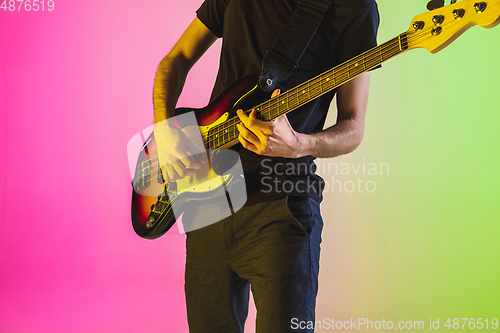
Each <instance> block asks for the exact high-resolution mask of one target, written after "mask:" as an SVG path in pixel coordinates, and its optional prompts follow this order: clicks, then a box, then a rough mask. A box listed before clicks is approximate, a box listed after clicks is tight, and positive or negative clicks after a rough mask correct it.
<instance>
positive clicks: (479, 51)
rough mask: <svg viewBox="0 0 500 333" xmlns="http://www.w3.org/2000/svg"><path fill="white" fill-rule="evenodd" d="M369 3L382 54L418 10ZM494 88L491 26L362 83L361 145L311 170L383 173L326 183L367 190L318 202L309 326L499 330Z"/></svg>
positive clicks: (411, 56) (499, 71)
mask: <svg viewBox="0 0 500 333" xmlns="http://www.w3.org/2000/svg"><path fill="white" fill-rule="evenodd" d="M464 3H465V2H464ZM490 3H491V2H490ZM497 3H498V1H497ZM378 4H379V10H380V14H381V26H380V30H379V38H378V41H379V43H382V42H385V41H387V40H389V39H390V38H392V37H395V36H396V35H397V34H399V33H401V32H404V31H406V30H407V29H408V27H409V26H410V23H411V22H412V20H411V19H412V17H414V16H416V15H417V14H420V13H423V12H426V4H427V1H393V0H385V1H384V0H380V1H378ZM447 4H449V1H447ZM497 7H498V5H497ZM499 77H500V27H498V26H497V27H495V28H493V29H483V28H481V27H478V26H475V27H472V28H470V29H469V30H468V31H466V32H465V33H464V34H463V35H462V36H461V37H459V38H458V39H457V40H456V41H455V42H453V43H452V44H451V45H449V46H448V47H447V48H445V49H444V50H442V51H440V52H439V53H437V54H431V53H429V52H428V51H427V50H425V49H415V50H410V51H408V52H406V53H404V54H402V55H399V56H397V57H396V58H394V59H391V60H389V61H388V62H386V63H384V64H383V68H382V69H378V70H376V71H373V72H372V74H371V88H370V97H369V104H368V111H367V118H366V127H365V136H364V139H363V142H362V144H361V146H360V147H359V148H358V149H357V150H356V151H355V152H353V153H351V154H349V155H346V156H342V157H339V158H337V159H335V160H333V161H332V160H328V161H319V164H320V165H321V164H328V163H336V164H337V165H338V166H339V169H341V168H340V167H341V166H342V163H352V164H353V166H354V167H358V166H359V165H360V166H361V168H362V167H363V164H365V166H366V168H367V169H366V170H368V167H369V165H368V163H376V164H377V165H378V164H379V163H387V164H388V165H389V172H386V170H385V169H384V172H383V174H379V175H368V174H365V175H363V174H361V175H360V174H358V175H355V174H354V172H353V168H351V169H350V175H340V174H339V175H333V176H334V177H335V180H340V181H342V182H343V183H344V184H345V182H348V181H353V182H356V180H358V177H359V178H360V179H361V180H362V181H364V182H366V181H372V182H374V183H375V184H376V190H375V191H374V192H373V193H367V192H366V191H365V192H364V193H359V192H358V191H357V190H356V191H353V192H352V193H347V192H345V191H342V192H339V191H338V186H337V187H336V188H335V192H333V191H332V190H329V191H328V192H327V193H325V197H324V201H323V203H322V210H323V214H324V216H325V229H324V234H323V244H322V250H323V252H322V258H321V272H320V291H319V297H318V308H317V313H316V316H317V318H316V319H317V320H322V319H323V318H334V319H335V320H337V319H338V320H349V319H350V318H358V317H364V318H368V319H370V320H372V321H375V320H380V321H381V320H382V319H385V320H386V321H387V320H392V321H393V322H394V323H395V325H397V322H398V321H400V320H403V321H407V320H409V321H417V320H422V321H424V323H425V331H428V330H429V319H430V318H432V320H437V318H439V319H440V329H441V330H448V328H446V327H444V323H445V321H446V319H448V318H490V319H491V318H499V319H500V283H499V277H500V268H499V265H500V260H499V259H500V245H499V239H500V225H499V223H498V222H499V220H500V218H499V215H500V205H499V197H500V196H499V195H500V177H499V175H498V169H499V166H500V157H499V153H498V152H499V149H500V132H499V131H498V124H499V121H500V114H499V111H500V103H499V102H500V98H499V94H500V89H499V83H498V79H499ZM332 113H333V112H332ZM332 121H334V119H330V123H331V122H332ZM360 170H361V169H360ZM359 172H360V173H361V171H359ZM323 177H324V178H325V180H326V181H327V182H328V181H329V180H331V178H332V173H331V172H330V173H329V174H328V173H324V174H323ZM348 189H350V187H349V186H348ZM369 189H370V190H372V186H369ZM490 325H491V324H490ZM465 326H466V327H465V328H464V329H463V330H462V321H460V331H469V329H468V328H467V324H466V325H465ZM483 330H484V329H483ZM318 331H320V332H321V330H318ZM324 331H326V330H324ZM473 331H477V329H475V330H473ZM490 331H492V329H491V326H490Z"/></svg>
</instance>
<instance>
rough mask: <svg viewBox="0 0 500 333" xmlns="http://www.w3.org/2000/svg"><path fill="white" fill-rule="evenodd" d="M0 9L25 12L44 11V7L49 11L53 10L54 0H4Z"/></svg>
mask: <svg viewBox="0 0 500 333" xmlns="http://www.w3.org/2000/svg"><path fill="white" fill-rule="evenodd" d="M0 9H3V10H4V11H5V12H6V11H7V10H8V11H11V12H13V11H18V12H20V11H25V12H31V11H34V12H38V11H42V12H44V11H45V9H47V11H49V12H51V11H53V10H54V0H47V2H45V0H4V1H3V2H2V5H1V6H0Z"/></svg>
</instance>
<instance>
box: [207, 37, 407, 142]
mask: <svg viewBox="0 0 500 333" xmlns="http://www.w3.org/2000/svg"><path fill="white" fill-rule="evenodd" d="M399 45H400V44H399V40H398V37H396V39H393V40H391V41H390V43H389V44H387V45H385V47H376V48H375V49H372V50H370V51H376V52H372V54H370V55H368V56H365V55H364V54H361V55H359V56H357V57H355V58H353V60H350V61H349V62H346V63H345V64H342V65H340V66H337V67H335V68H334V69H332V70H329V71H327V72H324V73H322V74H320V75H318V76H317V77H315V78H313V79H310V80H308V81H306V82H305V83H303V84H301V85H299V86H297V87H295V88H292V89H290V90H288V91H287V92H285V93H284V94H281V95H279V97H277V98H273V99H271V100H269V101H268V102H265V103H262V104H260V105H257V106H256V107H255V108H254V109H257V110H258V111H260V113H259V114H260V116H261V119H265V117H266V116H270V115H271V114H272V113H276V112H277V113H278V114H280V113H281V111H280V107H281V106H283V105H284V104H285V103H286V106H287V108H286V110H289V109H290V99H292V100H293V102H292V103H293V104H292V107H293V108H296V107H299V106H301V104H305V103H304V102H306V103H307V102H309V101H311V100H313V99H315V98H317V97H319V96H321V95H322V94H324V93H326V92H328V91H330V90H333V89H334V87H335V86H340V85H341V84H339V83H344V81H347V80H349V79H350V78H353V77H355V76H357V75H358V74H361V73H363V72H365V71H367V70H369V69H370V68H372V67H375V66H376V65H378V64H379V62H378V61H375V62H374V60H376V59H378V58H380V52H384V55H383V56H384V59H383V61H386V60H388V59H389V58H391V57H393V56H394V55H396V54H397V53H400V52H402V51H400V49H399V47H400V46H399ZM388 51H389V52H388ZM375 53H376V54H375ZM356 60H359V61H358V62H357V63H360V62H361V63H362V64H361V65H353V63H356ZM351 67H352V68H351ZM363 68H368V69H363ZM335 69H338V70H335ZM330 78H332V79H333V82H330V81H329V80H330ZM312 81H314V83H312V84H311V82H312ZM323 81H328V82H329V83H323ZM304 85H309V87H307V88H305V89H304V87H303V86H304ZM306 91H307V93H308V98H306V99H305V100H302V101H301V100H300V97H301V96H303V95H304V94H305V93H306ZM295 100H296V102H295ZM251 111H252V110H247V111H244V112H245V113H246V114H249V113H250V112H251ZM287 112H288V111H287ZM235 120H236V121H235ZM240 122H241V121H240V120H239V118H238V117H234V118H232V119H231V120H229V121H227V122H226V123H225V124H220V125H217V126H215V127H214V128H212V129H211V130H210V131H209V135H208V141H207V144H208V145H209V147H210V144H211V143H214V142H218V141H220V137H221V136H224V135H228V134H229V135H231V133H227V132H228V130H229V131H230V132H235V129H234V125H237V124H239V123H240ZM230 127H233V129H230Z"/></svg>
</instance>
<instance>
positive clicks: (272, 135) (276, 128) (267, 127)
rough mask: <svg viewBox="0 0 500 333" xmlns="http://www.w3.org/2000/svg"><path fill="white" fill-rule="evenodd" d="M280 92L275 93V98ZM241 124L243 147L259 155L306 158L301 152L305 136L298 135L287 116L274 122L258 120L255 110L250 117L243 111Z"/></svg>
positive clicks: (240, 115)
mask: <svg viewBox="0 0 500 333" xmlns="http://www.w3.org/2000/svg"><path fill="white" fill-rule="evenodd" d="M278 94H279V90H276V91H275V92H274V93H273V97H274V96H276V95H278ZM237 114H238V117H239V118H240V120H241V123H240V124H239V125H238V130H239V132H240V135H239V136H238V140H239V141H240V143H241V145H242V146H243V147H244V148H246V149H248V150H250V151H252V152H254V153H256V154H259V155H267V156H280V157H288V158H298V157H301V156H304V155H305V154H302V152H301V141H302V140H301V139H302V136H303V135H304V134H301V133H297V132H296V131H295V130H294V129H293V128H292V126H291V125H290V123H289V122H288V118H287V117H286V115H282V116H280V117H278V118H276V119H274V120H272V121H262V120H259V119H257V117H256V116H257V111H256V110H255V109H254V110H252V112H250V114H249V115H247V114H245V112H243V110H238V111H237Z"/></svg>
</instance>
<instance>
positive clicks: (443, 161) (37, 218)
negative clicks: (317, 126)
mask: <svg viewBox="0 0 500 333" xmlns="http://www.w3.org/2000/svg"><path fill="white" fill-rule="evenodd" d="M54 1H55V10H54V11H53V12H48V11H45V12H41V11H39V12H25V11H24V10H21V11H17V6H18V3H17V2H16V11H14V12H10V11H6V12H5V11H3V10H2V9H0V333H35V332H36V333H39V332H50V333H63V332H64V333H68V332H71V333H80V332H82V333H83V332H85V333H87V332H93V333H94V332H95V333H101V332H102V333H105V332H106V333H107V332H123V333H129V332H130V333H137V332H148V333H157V332H158V333H159V332H174V333H187V331H188V330H187V321H186V311H185V303H184V291H183V288H184V282H183V275H184V260H185V258H184V256H185V249H184V236H182V235H166V236H164V237H162V238H160V239H158V240H154V241H150V240H145V239H141V238H140V237H138V236H137V235H136V234H135V233H134V231H133V229H132V226H131V222H130V198H131V190H132V188H131V186H130V180H131V179H130V172H129V166H128V157H127V143H128V141H129V140H130V139H131V138H132V137H133V136H134V135H135V134H136V133H138V132H139V131H141V130H142V129H144V128H146V127H148V126H150V125H151V124H152V121H153V109H152V102H151V95H152V87H153V79H154V74H155V71H156V67H157V65H158V63H159V62H160V60H161V59H162V57H163V56H164V55H165V54H167V52H168V51H169V50H170V49H171V47H172V46H173V45H174V43H175V41H176V40H177V39H178V37H179V36H180V34H181V32H182V31H183V30H184V29H185V27H186V26H187V25H188V24H189V22H190V21H191V20H192V19H193V18H194V17H195V10H196V9H197V8H198V7H199V5H200V4H201V2H202V0H183V1H172V0H167V1H159V0H150V1H142V2H141V1H128V0H127V1H117V0H108V1H96V0H89V1H83V2H82V1H79V2H74V1H73V2H70V1H67V0H66V1H64V0H54ZM1 2H2V0H0V3H1ZM46 2H47V0H46ZM427 2H428V1H427V0H419V1H389V0H386V1H379V6H380V13H381V16H382V23H381V29H380V34H379V42H384V41H386V40H388V39H389V38H393V37H394V36H396V35H397V33H400V32H403V31H405V30H406V29H407V28H408V26H409V24H410V22H411V18H412V17H413V16H414V15H416V14H419V13H422V12H425V11H426V10H425V5H426V3H427ZM447 3H449V1H447ZM499 33H500V27H496V28H494V29H491V30H485V29H482V28H479V27H474V28H472V29H470V31H467V32H466V33H465V34H464V35H463V36H461V37H460V38H459V39H458V40H457V41H456V42H454V43H453V44H451V45H450V46H449V47H447V48H446V49H445V50H443V51H442V52H440V53H438V54H437V55H431V54H429V53H428V52H427V51H425V50H416V51H410V52H408V53H407V54H404V55H402V56H401V57H397V58H395V59H394V60H391V61H389V62H387V63H385V64H384V67H383V69H381V70H377V71H376V72H374V74H373V75H372V79H371V80H372V81H371V92H370V100H369V103H368V105H369V106H368V116H367V120H366V121H367V122H366V129H365V138H364V141H363V144H362V145H361V146H360V148H358V149H357V150H356V151H355V152H354V153H352V154H349V155H347V156H343V157H340V158H337V159H335V160H334V161H337V162H336V163H343V162H349V163H353V164H354V165H359V164H360V163H365V162H366V163H370V162H374V163H377V164H378V163H385V162H387V163H389V164H390V170H391V171H390V175H389V174H387V175H386V174H381V175H379V176H374V177H372V178H370V177H365V178H363V180H367V179H370V180H376V182H377V191H376V193H373V194H367V193H353V194H348V193H344V192H343V193H337V192H335V193H333V192H329V193H325V199H324V201H323V203H322V206H321V208H322V211H323V218H324V220H325V229H324V232H323V243H322V254H321V270H320V282H319V284H320V288H319V296H318V306H317V319H319V320H321V319H322V318H333V317H334V318H336V319H337V318H342V319H344V320H349V319H350V318H356V317H360V316H364V317H370V318H371V319H372V320H382V318H385V319H391V320H395V321H396V320H426V322H427V320H428V318H430V317H432V318H436V317H438V316H440V317H441V318H442V319H443V318H447V317H448V318H449V317H451V316H462V317H463V316H468V317H473V316H475V317H476V318H479V317H481V318H486V317H488V316H489V318H493V317H497V318H498V316H499V314H498V309H499V308H500V307H499V301H498V300H499V299H500V297H498V296H499V295H500V291H499V289H498V283H497V280H495V277H497V276H498V275H499V274H498V273H499V270H498V265H497V263H498V261H499V260H498V258H499V253H500V251H499V247H498V238H499V237H500V236H499V235H500V233H499V228H498V225H499V224H498V216H499V212H498V189H499V188H500V182H499V181H498V165H499V164H498V163H497V162H498V154H497V153H496V152H498V142H499V137H498V128H497V125H496V124H498V121H496V118H494V117H497V116H498V114H499V113H498V112H497V111H498V102H497V100H498V98H497V95H498V94H497V91H496V90H495V89H497V88H498V82H497V78H498V77H499V75H500V73H499V72H498V71H499V68H500V67H499V66H498V58H499V56H500V53H499V52H500V49H499V47H498V45H499V44H498V43H496V42H495V41H498V40H499V39H498V38H499V36H500V35H499ZM219 50H220V43H217V44H216V45H215V46H214V47H212V49H210V50H209V53H208V54H207V55H206V56H204V57H203V58H202V59H201V60H200V62H199V63H198V64H197V65H196V66H195V67H194V68H193V70H192V72H191V73H190V75H189V77H188V80H187V85H186V87H185V89H184V92H183V94H182V96H181V99H180V101H179V106H193V107H200V106H203V105H205V104H206V103H207V102H208V99H209V95H210V91H211V88H212V85H213V82H214V80H215V75H216V72H217V65H218V52H219ZM478 60H480V61H479V64H480V65H481V66H479V67H478ZM410 87H411V89H410ZM478 92H480V94H479V96H480V97H481V98H478V95H477V94H478ZM495 98H496V99H495ZM405 103H406V104H405ZM402 105H403V106H404V107H401V106H402ZM471 110H472V111H473V113H471ZM471 114H472V115H473V116H471ZM478 115H480V117H479V116H478ZM328 121H329V123H331V122H332V121H333V119H329V120H328ZM443 122H446V126H443ZM443 129H444V133H443ZM464 143H465V144H464ZM464 152H465V153H464ZM323 176H327V177H329V178H328V179H332V176H333V175H332V174H328V173H327V174H323ZM357 177H358V176H356V175H349V176H346V177H344V178H340V177H337V175H335V179H337V178H339V179H341V180H344V181H345V180H352V181H356V179H357ZM464 185H465V186H464ZM254 315H255V314H254V312H252V313H251V315H250V317H249V320H248V322H247V327H248V328H249V330H248V332H251V331H252V329H253V326H254V325H253V316H254ZM443 322H444V321H443ZM318 332H319V331H318Z"/></svg>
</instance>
